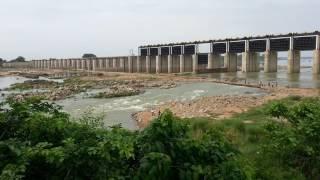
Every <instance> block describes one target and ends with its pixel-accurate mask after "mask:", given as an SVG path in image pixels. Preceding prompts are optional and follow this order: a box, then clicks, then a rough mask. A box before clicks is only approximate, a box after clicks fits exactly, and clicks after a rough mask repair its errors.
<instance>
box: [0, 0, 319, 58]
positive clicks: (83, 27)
mask: <svg viewBox="0 0 320 180" xmlns="http://www.w3.org/2000/svg"><path fill="white" fill-rule="evenodd" d="M319 7H320V1H319V0H161V1H159V0H126V1H124V0H0V22H1V26H0V58H4V59H7V60H11V59H14V58H16V57H17V56H24V57H25V58H27V59H29V60H31V59H45V58H76V57H81V56H82V54H84V53H93V54H96V55H97V56H104V57H105V56H117V55H128V54H130V51H131V50H133V51H134V52H135V53H137V49H138V46H140V45H146V44H159V43H169V42H180V41H194V40H207V39H217V38H229V37H230V38H231V37H240V36H250V35H264V34H277V33H289V32H313V31H316V30H318V31H320V21H319V18H318V17H319Z"/></svg>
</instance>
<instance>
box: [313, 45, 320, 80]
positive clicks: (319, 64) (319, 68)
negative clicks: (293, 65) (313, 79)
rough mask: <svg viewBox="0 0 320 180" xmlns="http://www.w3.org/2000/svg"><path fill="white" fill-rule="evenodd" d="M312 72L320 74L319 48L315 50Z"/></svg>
mask: <svg viewBox="0 0 320 180" xmlns="http://www.w3.org/2000/svg"><path fill="white" fill-rule="evenodd" d="M312 73H313V74H320V50H319V49H317V50H314V51H313V59H312Z"/></svg>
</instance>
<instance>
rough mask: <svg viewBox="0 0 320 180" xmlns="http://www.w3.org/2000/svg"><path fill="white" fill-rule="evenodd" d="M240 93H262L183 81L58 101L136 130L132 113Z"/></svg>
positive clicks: (67, 107)
mask: <svg viewBox="0 0 320 180" xmlns="http://www.w3.org/2000/svg"><path fill="white" fill-rule="evenodd" d="M238 94H252V95H260V94H262V92H261V91H260V90H258V89H255V88H248V87H241V86H231V85H225V84H216V83H209V82H201V83H188V84H181V85H179V86H178V87H175V88H172V89H148V90H146V92H145V93H144V94H141V95H137V96H130V97H122V98H110V99H94V98H83V95H81V94H79V95H77V96H76V97H74V98H69V99H65V100H62V101H58V102H57V103H58V104H59V105H62V106H63V107H64V110H65V111H67V112H68V113H70V114H71V115H73V116H74V117H77V116H81V114H83V112H85V111H86V110H89V109H91V110H92V111H93V114H104V115H106V116H105V119H104V120H105V124H106V125H115V124H122V126H123V127H125V128H129V129H136V128H137V127H136V122H134V121H133V120H132V117H131V114H132V113H134V112H137V111H141V110H144V109H145V108H148V107H152V106H154V105H160V104H162V103H164V102H168V101H172V100H176V101H187V100H193V99H196V98H198V97H202V96H214V95H238Z"/></svg>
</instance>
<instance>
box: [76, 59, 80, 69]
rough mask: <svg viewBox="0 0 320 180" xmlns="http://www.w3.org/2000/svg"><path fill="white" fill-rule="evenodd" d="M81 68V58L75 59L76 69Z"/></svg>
mask: <svg viewBox="0 0 320 180" xmlns="http://www.w3.org/2000/svg"><path fill="white" fill-rule="evenodd" d="M79 69H81V59H76V70H79Z"/></svg>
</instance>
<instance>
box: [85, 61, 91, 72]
mask: <svg viewBox="0 0 320 180" xmlns="http://www.w3.org/2000/svg"><path fill="white" fill-rule="evenodd" d="M86 65H87V70H88V71H90V70H91V59H86Z"/></svg>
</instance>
